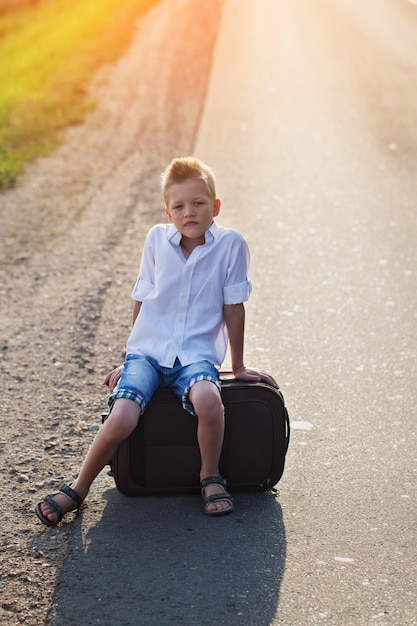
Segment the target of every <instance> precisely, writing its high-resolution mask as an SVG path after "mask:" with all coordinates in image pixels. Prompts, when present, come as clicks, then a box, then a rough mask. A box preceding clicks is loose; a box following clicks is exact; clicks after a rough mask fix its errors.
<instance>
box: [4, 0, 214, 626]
mask: <svg viewBox="0 0 417 626" xmlns="http://www.w3.org/2000/svg"><path fill="white" fill-rule="evenodd" d="M222 5H223V0H210V2H207V1H206V0H185V1H181V2H180V1H177V2H171V1H168V0H165V1H164V2H162V3H160V4H159V5H157V6H156V8H155V9H153V10H152V11H151V12H150V13H149V14H148V15H147V16H146V17H145V18H144V19H143V20H142V21H141V22H140V23H139V25H138V31H137V35H136V37H135V40H134V42H133V43H132V46H131V48H130V49H129V50H128V51H126V53H125V55H124V56H123V58H121V59H120V60H119V62H118V63H117V64H115V65H114V66H111V67H106V68H103V69H102V71H101V72H100V73H99V74H98V75H97V76H96V77H95V79H94V81H93V84H92V87H91V97H92V99H93V100H94V101H96V102H97V108H96V109H95V110H94V112H93V113H92V114H91V115H90V116H89V118H88V119H87V121H86V123H85V124H83V125H82V126H79V127H75V128H72V129H70V130H69V131H68V132H67V133H66V135H65V137H64V138H63V145H62V147H61V148H60V149H59V150H58V151H57V152H56V153H55V154H54V155H52V156H51V157H49V158H46V159H42V160H40V161H38V162H37V163H35V164H34V165H32V166H31V167H30V168H29V170H28V171H27V173H26V174H25V175H24V177H22V180H21V181H20V185H19V187H18V188H17V189H15V190H13V191H10V192H8V193H6V194H3V195H2V196H1V197H0V220H1V230H2V238H1V249H0V280H1V283H0V285H1V286H0V291H1V305H0V307H1V308H0V320H1V344H0V346H1V350H0V357H1V360H0V362H1V378H2V388H3V400H2V405H1V428H2V433H1V438H0V452H1V457H2V464H1V474H2V481H1V487H0V488H1V503H2V511H1V512H2V525H1V526H2V529H1V547H0V551H1V562H2V565H1V568H2V569H1V586H0V589H1V608H0V620H1V622H2V624H20V623H25V624H33V625H35V624H36V625H38V624H41V623H44V621H45V619H46V620H47V613H48V609H49V606H50V603H51V599H52V596H53V594H54V588H55V581H56V577H57V575H58V574H59V567H60V563H61V562H62V559H63V556H64V555H65V552H66V549H67V546H68V543H69V541H70V539H71V524H64V525H62V526H60V527H58V528H56V529H46V528H43V527H41V526H40V524H39V522H38V521H37V519H36V518H35V516H34V515H33V508H34V505H35V504H36V502H37V501H38V500H39V499H40V498H41V497H43V495H45V493H48V492H51V491H54V490H55V488H56V487H59V486H60V484H61V483H62V481H64V480H65V481H71V478H72V476H73V475H74V473H75V472H76V470H77V468H78V466H79V461H80V459H81V458H82V457H83V455H84V453H85V451H86V448H87V446H88V445H89V443H90V441H91V438H92V435H93V433H94V432H95V431H96V429H97V427H98V423H99V419H100V413H101V412H102V410H103V409H104V408H105V403H106V392H105V390H104V389H103V388H102V387H101V380H102V378H103V376H104V374H105V373H106V372H107V371H108V370H109V368H110V367H112V366H113V365H114V364H116V363H118V362H119V361H120V359H121V358H122V356H123V352H124V344H125V341H126V337H127V333H128V330H129V326H130V316H131V308H130V304H129V302H130V291H131V286H132V284H133V281H134V279H135V276H136V272H137V266H138V262H139V258H140V252H141V245H142V241H143V237H144V235H145V234H146V232H147V230H148V228H149V226H150V225H151V224H152V223H155V222H157V221H159V220H160V219H161V216H162V213H161V210H162V208H163V207H162V204H161V200H160V194H159V189H158V182H159V174H160V172H161V170H162V169H163V167H164V166H165V165H166V164H167V162H168V161H169V160H170V159H171V158H172V157H173V156H175V155H179V154H188V153H190V152H192V151H193V144H194V139H195V134H196V130H197V128H198V123H199V118H200V115H201V111H202V107H203V105H204V97H205V92H206V86H207V79H208V76H209V71H210V63H211V53H212V49H213V46H214V43H215V38H216V32H217V27H218V23H219V20H220V18H221V10H222Z"/></svg>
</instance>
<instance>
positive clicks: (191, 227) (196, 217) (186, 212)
mask: <svg viewBox="0 0 417 626" xmlns="http://www.w3.org/2000/svg"><path fill="white" fill-rule="evenodd" d="M166 196H167V199H168V206H167V207H166V209H165V213H166V214H167V216H168V219H169V221H170V222H171V223H173V224H174V225H175V226H176V227H177V228H178V230H179V231H180V233H181V234H182V236H183V237H185V238H187V239H192V240H193V241H194V242H197V243H199V244H200V243H201V244H202V243H204V241H205V232H206V230H207V229H208V228H210V226H211V224H212V222H213V218H214V217H216V216H217V215H218V214H219V211H220V200H217V199H216V200H213V198H211V196H210V194H209V193H208V190H207V187H206V184H205V183H204V181H203V180H200V179H199V178H189V179H188V180H185V181H184V182H182V183H176V184H174V185H171V186H170V187H168V190H167V194H166Z"/></svg>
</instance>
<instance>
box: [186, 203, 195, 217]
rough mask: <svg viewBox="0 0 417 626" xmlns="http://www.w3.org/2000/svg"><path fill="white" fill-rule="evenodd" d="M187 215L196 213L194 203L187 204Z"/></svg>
mask: <svg viewBox="0 0 417 626" xmlns="http://www.w3.org/2000/svg"><path fill="white" fill-rule="evenodd" d="M185 215H194V205H193V204H192V203H190V204H186V205H185Z"/></svg>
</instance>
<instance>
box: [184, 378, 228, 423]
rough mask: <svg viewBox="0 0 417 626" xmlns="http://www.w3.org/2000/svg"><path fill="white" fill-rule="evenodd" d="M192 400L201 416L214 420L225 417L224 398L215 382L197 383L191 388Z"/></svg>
mask: <svg viewBox="0 0 417 626" xmlns="http://www.w3.org/2000/svg"><path fill="white" fill-rule="evenodd" d="M190 400H191V402H192V403H193V406H194V409H195V412H196V413H197V415H198V416H199V417H202V418H205V419H209V420H213V421H215V420H218V419H219V418H222V417H223V414H224V407H223V403H222V399H221V397H220V393H219V390H218V389H217V387H216V385H214V383H212V382H210V381H200V382H198V383H196V384H195V385H194V386H193V387H192V389H191V392H190Z"/></svg>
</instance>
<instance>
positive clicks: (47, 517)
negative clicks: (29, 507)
mask: <svg viewBox="0 0 417 626" xmlns="http://www.w3.org/2000/svg"><path fill="white" fill-rule="evenodd" d="M83 500H84V498H82V497H81V496H80V495H79V494H78V493H77V492H76V491H74V489H71V487H69V486H68V485H63V486H62V487H61V489H60V490H59V491H58V492H57V493H54V494H52V495H49V496H46V498H44V499H43V500H42V501H41V502H39V504H37V505H36V507H35V513H36V515H37V516H38V517H39V519H40V520H41V522H42V523H43V524H45V525H46V526H56V525H57V524H59V522H60V521H61V520H62V518H63V517H64V515H65V514H66V513H69V512H70V511H78V510H79V508H80V506H81V504H82V503H83ZM74 504H75V506H74Z"/></svg>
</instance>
